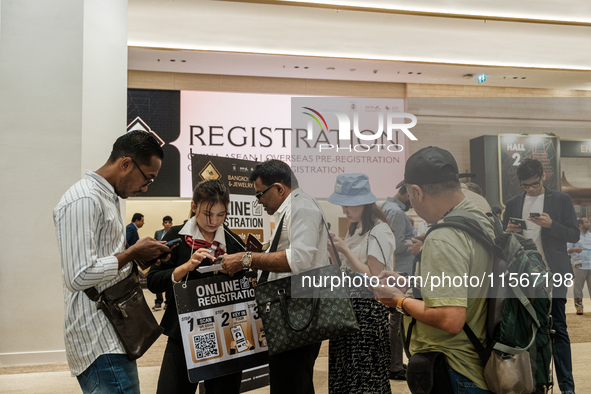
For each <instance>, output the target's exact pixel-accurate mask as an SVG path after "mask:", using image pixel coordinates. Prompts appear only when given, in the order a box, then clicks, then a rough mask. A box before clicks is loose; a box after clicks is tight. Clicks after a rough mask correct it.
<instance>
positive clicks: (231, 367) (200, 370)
mask: <svg viewBox="0 0 591 394" xmlns="http://www.w3.org/2000/svg"><path fill="white" fill-rule="evenodd" d="M255 282H256V275H255V273H254V272H246V273H241V274H237V275H234V276H233V277H229V276H226V275H216V276H213V277H210V278H205V279H198V280H192V281H188V282H183V283H178V284H175V285H174V295H175V299H176V303H177V309H178V313H179V323H180V326H181V335H182V338H183V347H184V350H185V359H186V361H187V369H188V373H189V380H190V381H191V382H193V383H196V382H199V381H202V380H207V379H211V378H215V377H219V376H223V375H228V374H231V373H234V372H238V371H242V370H246V369H249V368H253V367H258V366H261V365H264V364H266V363H267V362H268V351H267V341H266V339H265V332H264V330H263V323H262V321H261V319H260V317H259V315H258V312H257V306H256V302H255V299H254V284H255ZM261 383H262V385H266V384H268V380H267V381H266V382H261ZM259 387H260V386H259Z"/></svg>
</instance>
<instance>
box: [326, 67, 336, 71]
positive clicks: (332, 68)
mask: <svg viewBox="0 0 591 394" xmlns="http://www.w3.org/2000/svg"><path fill="white" fill-rule="evenodd" d="M326 69H327V70H330V71H334V67H326Z"/></svg>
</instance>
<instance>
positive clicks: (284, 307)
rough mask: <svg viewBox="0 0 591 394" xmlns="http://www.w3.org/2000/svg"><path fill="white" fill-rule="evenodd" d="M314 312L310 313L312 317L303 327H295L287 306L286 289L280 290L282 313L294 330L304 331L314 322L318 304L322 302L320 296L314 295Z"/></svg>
mask: <svg viewBox="0 0 591 394" xmlns="http://www.w3.org/2000/svg"><path fill="white" fill-rule="evenodd" d="M311 300H312V312H311V313H310V317H309V318H308V321H307V322H306V323H305V324H304V325H303V326H302V327H299V328H297V327H294V326H293V324H292V323H291V320H290V319H289V312H288V308H287V296H286V295H285V290H284V291H283V292H281V290H280V292H279V303H280V305H281V314H282V315H283V319H284V320H285V321H286V322H287V325H289V327H290V328H291V329H292V330H294V331H298V332H299V331H304V330H305V329H306V328H308V326H309V325H310V324H311V323H312V319H313V318H314V315H316V311H317V310H318V305H319V304H320V297H313V298H312V299H311Z"/></svg>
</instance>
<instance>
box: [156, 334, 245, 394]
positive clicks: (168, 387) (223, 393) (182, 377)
mask: <svg viewBox="0 0 591 394" xmlns="http://www.w3.org/2000/svg"><path fill="white" fill-rule="evenodd" d="M241 380H242V372H238V373H234V374H231V375H225V376H220V377H219V378H215V379H209V380H206V381H204V382H203V384H204V385H205V390H206V391H207V394H238V393H239V392H240V381H241ZM197 386H198V383H191V382H190V381H189V375H188V373H187V362H186V361H185V351H184V350H183V343H182V342H181V341H180V340H178V339H173V338H168V343H167V344H166V349H165V350H164V357H163V358H162V367H161V368H160V376H159V377H158V388H157V391H156V393H157V394H194V393H195V392H196V391H197Z"/></svg>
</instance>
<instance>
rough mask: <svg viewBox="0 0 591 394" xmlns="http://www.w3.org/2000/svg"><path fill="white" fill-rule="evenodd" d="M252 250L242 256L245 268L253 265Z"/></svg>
mask: <svg viewBox="0 0 591 394" xmlns="http://www.w3.org/2000/svg"><path fill="white" fill-rule="evenodd" d="M251 255H252V252H246V253H244V256H242V266H243V267H244V269H249V268H250V266H251V265H252V256H251Z"/></svg>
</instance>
